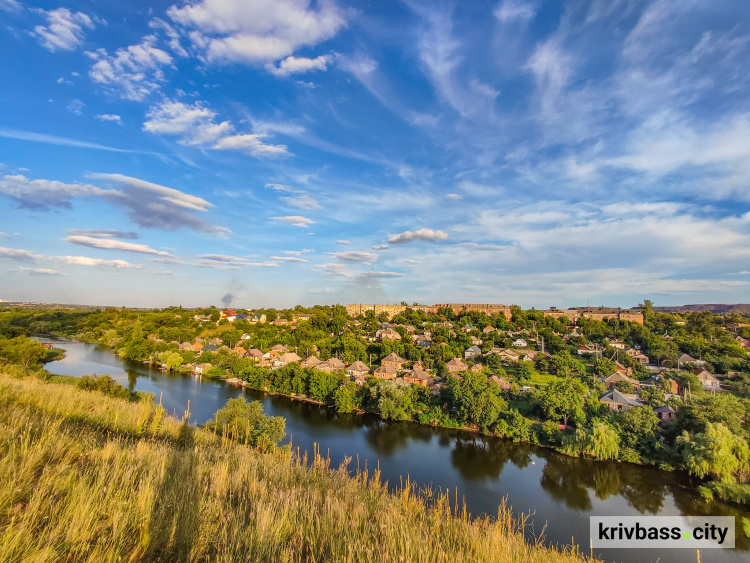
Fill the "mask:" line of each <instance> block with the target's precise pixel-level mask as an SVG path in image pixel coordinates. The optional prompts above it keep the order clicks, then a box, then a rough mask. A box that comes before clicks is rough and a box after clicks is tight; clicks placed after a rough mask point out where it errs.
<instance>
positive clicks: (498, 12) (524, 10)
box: [493, 0, 537, 23]
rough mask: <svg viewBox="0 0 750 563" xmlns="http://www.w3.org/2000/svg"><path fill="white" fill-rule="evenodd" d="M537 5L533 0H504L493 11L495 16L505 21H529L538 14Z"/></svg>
mask: <svg viewBox="0 0 750 563" xmlns="http://www.w3.org/2000/svg"><path fill="white" fill-rule="evenodd" d="M536 11H537V6H536V4H535V3H532V2H522V1H520V0H503V2H501V3H500V5H499V6H498V7H497V8H495V11H494V12H493V13H494V14H495V17H496V18H497V19H498V20H500V21H501V22H503V23H508V22H512V21H517V20H523V21H527V20H530V19H531V18H533V17H534V16H535V15H536Z"/></svg>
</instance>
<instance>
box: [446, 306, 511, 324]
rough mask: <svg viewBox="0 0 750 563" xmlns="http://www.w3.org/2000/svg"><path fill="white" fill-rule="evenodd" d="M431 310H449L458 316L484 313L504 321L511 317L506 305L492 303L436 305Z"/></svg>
mask: <svg viewBox="0 0 750 563" xmlns="http://www.w3.org/2000/svg"><path fill="white" fill-rule="evenodd" d="M432 308H433V309H435V312H437V310H438V309H441V308H446V309H450V310H451V311H452V312H453V314H454V315H460V314H461V313H484V314H486V315H489V316H492V315H503V316H504V317H505V318H506V320H510V319H511V317H512V316H513V312H512V311H511V309H510V307H509V306H508V305H500V304H493V303H484V304H478V303H437V304H435V305H433V306H432Z"/></svg>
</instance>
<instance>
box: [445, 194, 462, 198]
mask: <svg viewBox="0 0 750 563" xmlns="http://www.w3.org/2000/svg"><path fill="white" fill-rule="evenodd" d="M445 197H447V198H448V199H463V198H464V196H462V195H461V194H446V196H445Z"/></svg>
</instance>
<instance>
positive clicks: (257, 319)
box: [248, 313, 266, 325]
mask: <svg viewBox="0 0 750 563" xmlns="http://www.w3.org/2000/svg"><path fill="white" fill-rule="evenodd" d="M248 322H249V323H250V324H251V325H257V324H266V316H265V315H264V314H263V313H258V314H256V315H253V316H252V317H250V320H249V321H248Z"/></svg>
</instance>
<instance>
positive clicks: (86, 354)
mask: <svg viewBox="0 0 750 563" xmlns="http://www.w3.org/2000/svg"><path fill="white" fill-rule="evenodd" d="M55 346H57V347H60V348H64V349H65V351H66V357H65V358H64V359H62V360H58V361H55V362H51V363H49V364H47V366H46V368H47V370H49V371H50V372H51V373H54V374H58V375H71V376H76V377H80V376H82V375H88V374H91V373H97V374H100V375H101V374H109V375H111V376H112V377H113V378H114V379H115V380H117V381H119V382H120V383H122V384H123V385H125V386H126V387H128V388H129V389H130V390H133V391H147V392H149V393H153V394H154V396H155V397H156V400H157V401H158V400H159V399H160V398H161V401H162V405H163V406H164V407H165V408H166V409H167V411H168V412H169V413H170V414H174V415H176V416H177V417H179V418H182V416H183V413H184V412H185V410H186V408H187V403H188V400H189V401H190V421H191V422H193V423H198V424H203V423H205V422H206V421H207V420H208V419H210V418H212V417H213V414H214V413H215V412H216V411H217V410H218V409H219V408H221V407H222V406H223V405H224V404H225V403H226V401H227V399H229V398H231V397H236V396H238V395H240V394H242V393H244V394H245V395H246V396H247V398H248V399H255V400H259V401H262V402H263V405H264V407H265V411H266V413H267V414H270V415H275V416H283V417H284V418H285V419H286V431H287V437H286V439H285V441H286V442H289V441H290V440H291V442H292V444H293V446H294V447H295V449H296V448H297V447H299V448H300V450H301V451H305V450H307V451H312V449H313V446H314V444H317V445H318V446H319V448H320V450H321V452H322V453H323V454H324V455H325V454H326V453H327V454H328V455H329V456H330V459H331V463H332V465H334V466H336V465H338V464H339V463H340V462H341V461H342V460H343V459H345V458H346V457H351V458H352V460H353V461H352V467H356V464H357V460H358V462H359V464H360V467H364V466H365V464H367V466H368V467H369V468H370V469H372V468H375V467H376V466H378V465H379V467H380V470H381V473H382V478H383V479H386V480H388V481H389V483H390V484H392V485H398V484H399V482H400V481H401V480H405V479H406V478H407V476H408V478H409V479H410V480H411V481H412V482H413V483H415V484H416V485H417V486H419V487H425V486H430V487H432V488H433V489H434V490H438V489H440V490H446V489H447V490H450V491H451V493H452V496H453V495H454V494H455V491H456V489H457V492H458V498H459V499H462V498H463V499H464V500H465V502H466V505H467V508H468V510H469V512H470V513H472V514H482V513H484V514H489V515H494V514H497V508H498V505H499V504H500V503H501V502H502V500H503V498H507V502H508V505H509V506H511V507H512V508H513V511H514V512H515V513H516V514H530V519H529V522H530V524H531V526H530V528H529V530H528V532H527V533H528V536H529V537H531V535H532V534H535V535H539V534H540V533H542V532H543V534H544V541H545V542H546V543H548V544H553V545H554V544H570V543H571V540H572V541H574V542H575V543H577V544H578V545H579V546H580V548H581V550H582V551H584V552H585V553H588V552H589V547H588V546H589V516H635V515H639V514H643V515H670V516H671V515H679V514H683V515H713V516H719V515H734V516H744V517H746V518H748V521H749V522H750V511H747V510H742V509H740V508H738V507H734V506H730V505H727V504H724V503H720V502H712V503H709V504H707V503H705V502H703V501H702V500H701V499H700V497H699V496H698V495H697V493H696V492H695V483H696V481H694V480H693V479H691V478H689V477H688V476H687V475H684V474H681V473H669V472H665V471H660V470H658V469H655V468H652V467H641V466H636V465H631V464H628V463H616V462H597V461H589V460H583V459H576V458H570V457H567V456H563V455H560V454H558V453H556V452H554V451H551V450H548V449H546V448H540V447H536V446H532V445H528V444H514V443H512V442H509V441H507V440H501V439H497V438H489V437H481V436H476V435H474V434H471V433H468V432H464V431H458V430H450V429H440V428H437V429H436V428H430V427H426V426H419V425H416V424H411V423H391V422H383V421H381V420H380V419H379V418H377V417H374V416H369V415H368V416H357V415H339V414H336V413H335V412H334V411H333V410H331V409H326V408H322V407H318V406H317V405H313V404H309V403H303V402H300V401H292V400H290V399H288V398H285V397H273V396H269V395H266V394H264V393H261V392H255V391H249V390H242V389H239V388H237V387H233V386H230V385H227V384H226V383H224V382H223V381H212V380H201V379H199V378H195V377H190V376H183V375H174V374H169V373H165V372H163V371H160V370H157V369H155V368H153V367H151V366H149V365H145V364H141V363H136V362H128V361H124V360H122V359H120V358H118V357H117V356H115V355H114V354H113V353H112V351H111V350H110V349H109V348H106V347H105V346H100V345H95V344H81V343H70V342H66V341H62V340H55ZM736 530H737V549H709V550H704V551H703V552H701V560H702V561H703V562H718V563H730V562H739V561H743V562H747V561H749V560H750V555H748V553H747V551H748V550H749V549H750V540H749V539H748V537H747V536H746V535H745V534H744V533H743V531H742V525H741V523H740V519H739V518H736ZM595 555H597V556H598V557H601V558H602V559H604V560H606V561H622V562H625V563H631V562H632V563H635V562H642V561H656V560H657V559H658V560H659V561H660V562H665V563H678V562H679V563H682V562H685V561H696V555H695V553H694V552H692V551H689V550H681V549H663V550H658V551H655V550H648V551H646V550H642V549H625V550H613V549H608V550H602V551H600V552H598V553H596V552H595Z"/></svg>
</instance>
